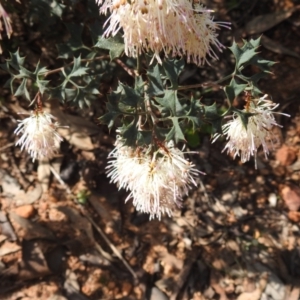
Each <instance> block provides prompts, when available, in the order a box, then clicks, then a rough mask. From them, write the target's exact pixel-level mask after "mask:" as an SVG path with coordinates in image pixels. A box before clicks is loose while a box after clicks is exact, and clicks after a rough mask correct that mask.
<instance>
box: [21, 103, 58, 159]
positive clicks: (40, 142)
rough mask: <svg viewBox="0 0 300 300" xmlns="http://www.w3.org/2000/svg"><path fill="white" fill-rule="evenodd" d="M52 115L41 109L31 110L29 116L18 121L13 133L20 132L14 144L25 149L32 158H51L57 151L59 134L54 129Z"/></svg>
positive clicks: (54, 124) (56, 125) (55, 127)
mask: <svg viewBox="0 0 300 300" xmlns="http://www.w3.org/2000/svg"><path fill="white" fill-rule="evenodd" d="M53 119H54V117H53V116H52V115H50V114H48V113H46V112H44V111H43V110H42V109H36V110H35V111H33V112H31V114H30V117H28V118H26V119H24V120H23V121H19V125H18V127H17V129H16V130H15V134H16V135H19V134H22V135H21V137H20V139H19V140H18V141H17V143H16V146H17V145H20V146H21V150H23V149H25V150H26V151H27V152H28V153H29V154H30V156H31V157H32V160H33V161H35V159H41V158H51V157H52V156H53V155H54V154H55V153H56V151H57V149H58V147H59V144H60V142H61V141H62V138H61V136H60V135H59V134H58V132H57V131H56V129H57V127H58V124H57V123H53V121H52V120H53Z"/></svg>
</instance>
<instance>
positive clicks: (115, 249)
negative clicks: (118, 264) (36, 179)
mask: <svg viewBox="0 0 300 300" xmlns="http://www.w3.org/2000/svg"><path fill="white" fill-rule="evenodd" d="M50 170H51V172H52V173H53V175H54V176H55V178H56V179H57V180H58V181H59V183H60V184H61V185H63V186H64V187H65V189H66V190H67V192H68V194H72V191H71V190H70V188H69V187H68V185H67V184H66V183H65V182H64V181H63V180H62V179H61V177H60V176H59V174H58V173H57V172H56V171H55V170H54V168H53V167H52V166H51V165H50ZM81 212H82V214H83V215H84V216H85V217H86V218H87V219H88V220H89V221H90V223H92V224H93V226H94V227H95V228H96V230H97V231H98V232H99V234H100V235H101V236H102V238H103V239H104V240H105V242H106V243H107V244H108V245H109V247H110V248H111V250H112V251H113V253H114V254H115V255H116V256H117V257H118V258H119V259H120V260H121V261H122V262H123V264H124V265H125V267H126V268H127V269H128V271H129V272H130V273H131V274H132V275H133V277H134V279H137V276H136V274H135V272H134V271H133V269H132V268H131V267H130V265H129V264H128V263H127V261H126V260H125V259H124V258H123V256H122V255H121V253H120V252H119V251H118V249H117V248H116V247H115V246H114V245H113V244H112V243H111V242H110V240H109V239H108V237H107V236H106V235H105V233H104V232H103V231H102V230H101V228H100V227H99V226H98V225H97V224H96V223H95V221H94V220H93V219H92V218H91V217H90V216H89V215H88V213H87V212H86V211H85V210H83V209H81ZM95 245H96V248H97V250H98V251H100V253H101V254H102V255H103V256H104V257H106V253H105V254H104V253H103V252H105V251H103V249H102V248H101V246H100V245H99V244H97V243H96V242H95ZM106 258H107V257H106ZM107 259H109V260H110V261H111V258H107Z"/></svg>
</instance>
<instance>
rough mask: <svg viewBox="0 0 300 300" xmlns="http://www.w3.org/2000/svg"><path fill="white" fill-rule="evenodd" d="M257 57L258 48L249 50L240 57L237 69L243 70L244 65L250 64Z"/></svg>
mask: <svg viewBox="0 0 300 300" xmlns="http://www.w3.org/2000/svg"><path fill="white" fill-rule="evenodd" d="M255 55H257V52H256V48H253V49H248V50H247V51H245V52H244V53H243V54H242V55H241V56H240V58H239V60H238V62H237V67H238V68H241V66H242V65H243V64H245V63H246V62H249V61H250V60H251V59H252V58H253V57H254V56H255Z"/></svg>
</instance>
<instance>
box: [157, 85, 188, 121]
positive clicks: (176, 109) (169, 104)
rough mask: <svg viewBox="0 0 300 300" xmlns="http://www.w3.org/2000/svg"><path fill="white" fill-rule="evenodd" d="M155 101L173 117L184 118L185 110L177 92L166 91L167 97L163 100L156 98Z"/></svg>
mask: <svg viewBox="0 0 300 300" xmlns="http://www.w3.org/2000/svg"><path fill="white" fill-rule="evenodd" d="M155 100H156V101H157V102H158V103H159V104H160V105H161V106H162V108H163V109H167V110H169V112H170V114H171V115H172V116H182V115H183V108H182V105H181V104H180V102H179V100H178V97H177V91H174V90H165V95H164V97H163V98H158V97H155Z"/></svg>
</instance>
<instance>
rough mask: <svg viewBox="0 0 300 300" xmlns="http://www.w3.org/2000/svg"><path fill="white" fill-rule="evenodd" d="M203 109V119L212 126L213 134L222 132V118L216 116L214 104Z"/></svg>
mask: <svg viewBox="0 0 300 300" xmlns="http://www.w3.org/2000/svg"><path fill="white" fill-rule="evenodd" d="M203 108H204V115H205V119H206V120H207V121H208V122H209V123H211V124H212V126H213V133H215V132H222V118H221V117H220V115H219V114H218V111H217V106H216V103H214V104H212V105H204V106H203Z"/></svg>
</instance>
